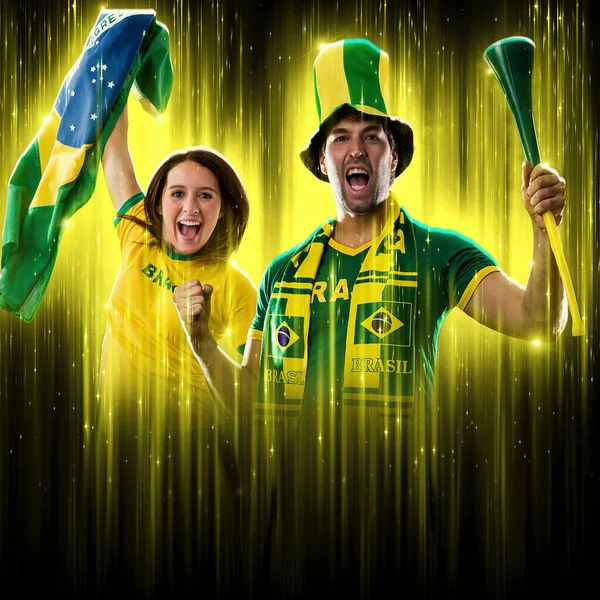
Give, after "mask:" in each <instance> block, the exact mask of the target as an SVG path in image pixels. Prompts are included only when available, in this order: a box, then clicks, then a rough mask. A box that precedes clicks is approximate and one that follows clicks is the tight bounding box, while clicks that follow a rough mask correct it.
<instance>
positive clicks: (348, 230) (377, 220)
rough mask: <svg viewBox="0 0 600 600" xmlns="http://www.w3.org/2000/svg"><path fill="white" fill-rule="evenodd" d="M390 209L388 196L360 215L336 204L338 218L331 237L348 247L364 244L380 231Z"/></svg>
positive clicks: (390, 203)
mask: <svg viewBox="0 0 600 600" xmlns="http://www.w3.org/2000/svg"><path fill="white" fill-rule="evenodd" d="M391 210H392V201H391V200H390V198H389V197H388V199H387V200H385V201H384V202H382V203H381V204H379V205H377V207H376V208H374V209H373V210H372V211H370V212H368V213H366V214H362V215H356V214H349V213H347V212H346V211H345V210H344V209H342V208H341V207H340V206H339V205H338V211H337V212H338V215H337V217H338V218H337V223H336V226H335V229H334V231H333V236H332V237H333V239H334V240H335V241H336V242H338V243H340V244H342V245H343V246H347V247H348V248H359V247H360V246H364V245H365V244H367V243H369V242H370V241H371V240H374V239H375V238H376V237H377V236H378V235H379V234H380V233H381V231H382V229H383V226H384V225H385V222H386V220H387V218H388V216H389V214H390V211H391Z"/></svg>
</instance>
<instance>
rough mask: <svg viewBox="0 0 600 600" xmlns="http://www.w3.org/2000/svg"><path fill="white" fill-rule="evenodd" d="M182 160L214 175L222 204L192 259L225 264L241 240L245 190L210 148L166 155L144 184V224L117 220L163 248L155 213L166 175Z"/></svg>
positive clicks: (247, 209) (160, 223)
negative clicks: (136, 228)
mask: <svg viewBox="0 0 600 600" xmlns="http://www.w3.org/2000/svg"><path fill="white" fill-rule="evenodd" d="M186 161H190V162H194V163H197V164H199V165H202V166H203V167H206V168H207V169H209V170H210V171H211V172H212V173H213V174H214V175H215V177H216V178H217V181H218V182H219V189H220V192H221V202H222V204H221V210H222V217H221V218H220V219H219V220H218V221H217V225H216V227H215V229H214V231H213V232H212V235H211V236H210V238H209V239H208V241H207V242H206V244H204V246H202V248H200V250H199V251H198V252H196V253H195V254H194V256H195V257H198V258H203V259H204V260H206V261H207V262H222V261H226V260H227V259H228V258H229V257H230V256H231V254H233V253H234V252H235V251H236V250H237V249H238V247H239V245H240V242H241V241H242V236H243V235H244V231H245V230H246V225H247V224H248V215H249V212H250V206H249V204H248V197H247V195H246V190H245V189H244V186H243V184H242V181H241V179H240V177H239V175H238V174H237V172H236V170H235V169H234V167H233V165H232V164H231V163H230V162H229V161H228V160H227V159H226V158H225V157H224V156H223V155H222V154H220V153H219V152H217V151H216V150H213V149H212V148H207V147H204V146H194V147H191V148H186V149H184V150H177V151H175V152H173V153H172V154H169V156H167V158H165V159H164V160H163V161H162V163H160V165H159V166H158V168H157V169H156V171H155V172H154V174H153V175H152V178H151V179H150V183H149V184H148V190H147V192H146V197H145V198H144V209H145V211H146V221H142V220H141V219H138V218H136V217H131V216H128V215H121V214H119V215H117V217H120V218H123V219H128V220H130V221H133V222H135V223H137V224H138V225H140V226H141V227H144V229H146V230H147V231H148V232H149V233H150V235H151V236H152V238H153V240H152V242H151V243H155V244H157V245H158V246H160V247H163V246H164V245H165V241H164V239H163V236H162V227H163V220H162V215H161V214H160V213H159V212H158V207H159V206H160V203H161V200H162V195H163V190H164V188H165V184H166V182H167V177H168V175H169V172H170V171H171V169H173V168H174V167H176V166H177V165H179V164H181V163H183V162H186Z"/></svg>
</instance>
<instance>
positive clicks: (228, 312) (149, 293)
mask: <svg viewBox="0 0 600 600" xmlns="http://www.w3.org/2000/svg"><path fill="white" fill-rule="evenodd" d="M143 199H144V195H143V194H142V193H139V194H136V195H135V196H133V197H132V198H130V199H129V200H128V201H127V202H126V203H125V204H124V205H123V207H122V208H121V210H120V211H119V213H120V214H127V215H131V216H135V217H137V218H139V219H141V220H145V212H144V202H143ZM115 225H116V230H117V235H118V236H119V241H120V245H121V252H122V262H121V268H120V270H119V273H118V275H117V278H116V280H115V283H114V286H113V290H112V293H111V295H110V299H109V301H108V323H107V328H106V334H105V336H104V341H103V344H102V359H101V369H100V393H99V401H100V405H101V406H100V415H101V419H100V423H104V425H105V426H106V424H107V423H112V424H113V426H115V425H118V426H119V427H123V426H127V427H128V428H130V427H131V426H134V427H137V428H139V427H140V426H142V427H144V429H147V427H148V426H150V427H152V426H154V427H155V428H156V427H157V426H158V427H160V428H162V427H163V426H165V425H166V426H167V427H168V429H169V430H170V431H182V430H190V429H203V428H206V427H211V426H213V425H214V424H215V423H216V420H217V418H218V416H220V417H223V413H222V412H221V413H218V409H217V412H215V411H216V406H215V402H214V400H213V398H212V396H211V394H210V391H209V388H208V384H207V382H206V379H205V377H204V374H203V372H202V369H201V367H200V365H199V364H198V362H197V360H196V358H195V357H194V355H193V353H192V350H191V348H190V346H189V344H188V341H187V338H186V335H185V331H184V330H183V327H182V325H181V322H180V320H179V316H178V314H177V309H176V308H175V305H174V303H173V291H174V288H175V287H176V286H177V285H179V284H182V283H185V282H186V281H189V280H191V279H199V280H200V282H201V283H202V284H206V283H210V284H211V285H212V286H213V287H214V292H213V295H212V298H211V314H210V319H209V328H210V330H211V332H212V334H213V336H214V338H215V339H216V340H217V341H219V340H220V339H221V338H223V336H225V335H226V334H229V335H230V346H232V347H233V348H236V349H238V352H240V353H243V347H244V344H245V342H246V336H247V333H248V330H249V328H250V324H251V322H252V319H253V317H254V313H255V306H256V288H255V286H254V285H253V283H252V282H251V281H250V279H249V277H248V276H247V275H246V274H245V273H243V272H242V271H241V270H240V269H238V268H237V267H236V266H234V265H233V264H231V263H230V262H226V263H220V264H217V265H203V264H202V263H201V262H200V261H199V260H198V259H190V257H189V256H186V255H178V254H175V253H173V252H169V251H167V252H165V251H163V250H162V249H160V248H159V247H157V246H156V245H152V244H149V243H147V242H148V241H149V240H150V237H149V235H148V234H147V233H146V231H145V230H144V229H143V228H142V227H141V226H139V225H137V224H136V223H133V222H132V221H129V220H128V219H115ZM232 358H234V359H236V358H237V360H238V362H239V361H240V360H241V354H238V356H237V357H235V356H232ZM217 413H218V414H217ZM116 420H118V421H119V423H116V422H115V421H116ZM157 424H158V425H157Z"/></svg>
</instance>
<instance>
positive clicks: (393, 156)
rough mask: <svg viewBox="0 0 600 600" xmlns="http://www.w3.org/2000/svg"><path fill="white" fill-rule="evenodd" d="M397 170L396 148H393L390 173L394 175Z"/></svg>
mask: <svg viewBox="0 0 600 600" xmlns="http://www.w3.org/2000/svg"><path fill="white" fill-rule="evenodd" d="M397 168H398V148H394V151H393V152H392V173H395V172H396V169H397Z"/></svg>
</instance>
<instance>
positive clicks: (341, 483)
mask: <svg viewBox="0 0 600 600" xmlns="http://www.w3.org/2000/svg"><path fill="white" fill-rule="evenodd" d="M314 68H315V90H316V96H317V97H316V100H317V108H318V111H319V119H320V126H319V128H318V130H317V131H316V133H315V134H314V135H313V136H312V138H311V140H310V143H309V145H308V146H307V148H305V149H304V150H303V151H302V153H301V157H302V160H303V162H304V164H305V165H306V167H307V168H308V169H309V170H310V171H311V172H312V173H313V174H314V175H315V176H316V177H318V178H319V179H321V180H323V181H328V182H329V183H330V185H331V187H332V189H333V192H334V195H335V200H336V211H337V218H336V219H335V220H330V221H328V222H327V223H325V224H323V225H321V226H320V227H319V228H317V230H316V231H315V232H314V233H313V234H312V235H311V236H309V238H308V239H307V240H306V241H304V242H303V243H301V244H299V245H298V246H296V247H295V248H293V249H292V250H290V251H288V252H286V253H284V254H282V255H281V256H279V257H277V258H276V259H275V260H274V261H273V262H272V263H271V264H270V265H269V267H268V268H267V270H266V272H265V275H264V277H263V280H262V283H261V286H260V292H259V299H258V302H257V314H256V317H255V319H254V321H253V324H252V329H251V330H250V333H249V338H248V343H247V346H246V352H245V356H244V363H243V366H242V368H241V370H240V371H239V372H237V376H234V367H233V366H232V365H231V364H229V363H228V362H227V361H226V359H225V357H224V356H223V355H222V354H220V353H219V352H218V350H217V348H216V344H214V342H213V341H212V338H211V336H210V334H209V330H208V324H207V322H208V321H207V320H208V316H209V314H210V296H211V293H212V289H211V287H210V285H204V286H202V285H201V284H200V282H198V281H192V282H188V283H187V284H184V285H180V286H179V287H178V288H177V290H176V292H175V296H174V301H175V303H176V304H177V307H178V310H179V313H180V317H181V319H182V322H183V324H184V327H185V328H186V331H187V332H188V336H189V340H190V343H191V345H192V347H193V348H194V351H195V353H196V355H197V357H198V359H199V361H200V362H201V364H202V365H203V368H204V370H205V372H206V373H207V376H208V377H209V378H210V380H211V381H212V384H213V386H214V389H215V392H216V393H218V394H219V395H220V397H221V398H222V399H224V400H225V402H229V404H230V406H232V407H233V408H236V409H237V410H240V411H241V413H243V412H244V411H246V412H247V410H248V409H249V407H250V406H252V407H253V409H254V414H255V417H256V418H257V422H259V423H261V424H262V425H264V426H263V427H262V428H261V429H260V430H259V433H258V435H257V437H258V438H259V442H260V443H259V444H258V446H257V447H259V448H260V447H262V446H261V443H262V444H263V446H264V448H265V451H264V454H265V456H266V455H267V454H269V453H270V454H269V457H270V458H271V459H272V458H273V456H275V457H277V458H278V459H279V460H278V467H273V466H272V464H271V463H272V462H273V461H271V463H269V461H268V460H265V462H263V463H260V464H261V466H260V468H258V467H254V472H256V471H260V470H261V469H262V471H269V470H274V471H275V472H276V480H277V485H276V488H277V490H278V499H277V502H278V505H279V507H280V513H281V514H283V515H286V514H287V515H288V517H289V515H290V514H291V515H292V516H291V517H289V518H288V519H287V520H286V517H285V516H284V517H282V518H283V523H284V524H283V525H282V533H280V537H279V538H278V540H279V546H277V549H278V550H279V551H280V552H281V555H282V556H285V551H284V550H282V548H285V538H286V536H287V537H291V539H292V543H291V547H292V550H291V551H290V555H292V554H293V556H294V559H293V560H291V562H292V563H293V562H294V561H295V562H298V560H299V559H298V556H299V555H300V554H303V557H304V558H303V559H302V560H301V561H300V562H301V564H302V566H301V567H296V566H294V567H290V566H289V564H291V563H289V564H288V567H285V566H280V568H281V569H283V570H284V571H285V574H284V575H283V577H285V578H287V579H288V581H289V580H290V578H293V577H294V573H295V572H296V571H297V570H300V571H301V573H303V574H306V573H310V572H311V571H310V569H309V567H308V565H310V564H312V565H313V571H314V568H316V569H317V571H318V572H319V574H320V575H321V576H325V577H326V578H327V577H330V576H332V577H337V578H338V581H339V575H340V574H341V573H343V574H344V575H343V577H345V578H346V581H350V582H353V581H354V578H353V577H352V575H354V574H356V571H357V570H359V571H360V570H362V575H361V576H360V578H359V579H360V584H361V585H366V586H367V587H369V586H370V585H371V584H372V583H373V582H374V581H375V580H380V579H381V578H380V575H381V573H384V576H387V575H390V574H394V573H397V572H398V569H397V568H396V567H397V563H398V561H399V560H400V559H399V558H398V556H399V555H400V554H402V553H404V554H403V555H404V556H405V558H406V560H405V561H404V562H405V565H404V567H403V572H408V571H410V569H411V568H412V567H415V566H416V565H418V564H419V556H420V554H419V553H420V552H421V553H422V552H423V548H424V547H426V546H427V545H428V544H429V545H431V543H433V544H435V543H437V541H438V537H439V536H438V534H437V521H438V519H439V516H436V514H435V513H436V511H437V509H436V508H435V504H436V502H437V500H436V498H435V497H429V496H428V494H429V491H428V490H430V489H433V488H434V487H435V485H432V482H434V483H435V474H434V473H432V471H431V469H430V466H426V467H425V470H424V471H423V472H421V475H422V477H421V478H420V479H418V477H419V474H418V473H417V475H416V476H413V474H411V473H410V470H409V467H410V465H411V462H412V459H413V457H414V456H415V454H416V449H417V448H419V447H420V446H421V444H422V443H423V440H425V441H426V440H428V439H430V436H431V433H430V429H429V419H427V418H423V417H424V416H425V417H426V416H427V415H428V410H429V406H430V402H431V398H432V395H433V384H434V372H435V362H436V358H437V339H438V335H439V331H440V328H441V326H442V323H443V321H444V319H445V317H446V315H447V314H448V312H449V311H450V310H451V309H452V308H454V307H458V308H460V309H462V310H463V311H464V312H465V313H466V314H468V315H469V316H471V317H473V318H474V319H476V320H477V321H479V322H480V323H482V324H484V325H486V326H488V327H490V328H492V329H495V330H497V331H500V332H503V333H506V334H508V335H511V336H515V337H520V338H524V339H545V340H552V339H554V338H555V337H556V336H557V335H558V334H559V333H560V332H561V331H562V329H563V328H564V325H565V321H566V315H567V313H566V303H565V300H564V294H563V288H562V283H561V281H560V277H559V274H558V270H557V267H556V264H555V262H554V258H553V255H552V252H551V249H550V246H549V242H548V239H547V237H546V233H545V231H544V222H543V218H542V215H543V213H544V212H546V211H551V212H552V213H553V214H554V215H555V218H556V222H557V224H559V223H560V220H561V215H562V213H563V210H564V206H565V200H564V189H565V182H564V180H563V179H562V178H561V177H560V176H559V175H558V173H557V172H556V171H554V170H553V169H551V168H549V167H548V166H546V165H537V166H536V167H535V168H532V166H531V165H530V164H528V163H525V164H524V165H523V169H522V196H523V202H524V205H525V208H526V210H527V212H528V214H529V215H530V217H531V220H532V225H533V237H534V253H533V262H532V268H531V273H530V276H529V279H528V282H527V285H526V287H523V286H521V285H519V284H518V283H517V282H515V281H513V280H511V279H510V278H509V277H508V276H507V275H506V274H504V273H503V272H502V271H501V270H500V268H499V267H498V266H497V264H496V262H495V261H494V259H493V258H492V257H491V256H490V255H489V254H488V253H486V252H485V251H483V250H482V249H481V248H480V247H479V246H477V245H476V244H475V243H474V242H472V241H471V240H469V239H467V238H465V237H463V236H461V235H460V234H458V233H456V232H452V231H447V230H439V229H433V228H430V227H428V226H426V225H423V224H421V223H418V222H416V221H415V220H413V219H411V217H410V216H409V215H408V213H407V212H406V210H405V208H404V207H403V206H401V205H400V203H399V202H398V200H397V199H396V197H395V196H394V194H393V193H392V192H391V191H390V187H391V185H392V183H393V181H394V178H395V177H397V176H399V175H400V174H401V173H402V172H403V171H404V169H406V168H407V167H408V165H409V164H410V161H411V159H412V155H413V132H412V128H411V126H410V125H409V124H408V123H407V122H405V121H402V120H400V119H398V118H395V117H392V116H390V113H389V110H388V103H387V100H386V85H387V81H386V76H387V72H388V56H387V54H385V53H384V52H382V51H381V50H379V49H378V48H377V47H376V46H374V45H373V44H372V43H370V42H368V41H366V40H362V39H354V40H345V41H342V42H337V43H334V44H329V45H327V46H325V47H324V48H323V49H322V50H321V52H320V54H319V56H318V57H317V59H316V61H315V67H314ZM257 383H258V385H257ZM240 389H241V390H245V391H248V390H255V389H256V390H257V395H256V398H253V399H252V400H253V401H252V402H248V398H240V397H239V396H240V395H239V393H238V392H237V390H240ZM238 399H239V401H238ZM272 424H275V425H280V426H282V427H279V430H277V429H276V428H271V427H270V426H271V425H272ZM273 431H275V433H273ZM277 431H279V433H277ZM407 431H408V432H410V433H407ZM409 439H410V440H411V441H410V442H408V441H407V440H409ZM260 452H261V450H258V451H257V453H258V454H260ZM415 460H416V459H415ZM412 470H413V471H414V469H412ZM415 486H416V487H415ZM415 490H419V491H420V500H411V499H410V497H411V495H412V493H413V491H415ZM416 495H417V494H416V493H415V496H416ZM402 515H404V517H403V516H402ZM432 515H433V516H432ZM423 522H425V523H426V525H424V526H423V525H422V524H423ZM419 523H421V525H419ZM427 523H431V524H432V526H431V528H428V526H427ZM421 526H423V527H424V529H425V530H428V529H430V530H431V531H433V534H431V531H429V532H425V533H424V530H421V529H420V527H421ZM411 528H413V529H412V530H411ZM306 529H308V532H309V533H308V534H306ZM316 532H320V534H319V535H316ZM374 532H375V533H374ZM409 538H410V540H411V542H410V543H409V545H407V546H402V545H401V544H400V542H399V541H400V540H404V541H406V540H407V539H409ZM340 542H341V549H340ZM413 542H414V543H413ZM403 543H404V542H403ZM299 548H302V549H303V550H299ZM402 548H403V549H402ZM402 560H404V559H402ZM282 561H283V562H285V558H284V559H282ZM315 565H317V567H315ZM318 565H320V566H321V569H320V570H319V567H318ZM323 565H326V566H325V567H323ZM382 565H384V566H383V567H382ZM427 568H428V567H427ZM286 569H287V570H286ZM295 569H296V571H295ZM369 570H371V572H369V573H368V574H367V575H365V574H364V573H365V572H367V571H369ZM317 571H314V572H317ZM298 577H299V578H300V579H301V578H302V577H305V578H306V577H308V576H307V575H302V576H301V575H298ZM352 585H353V583H350V587H352Z"/></svg>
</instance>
